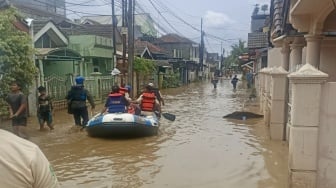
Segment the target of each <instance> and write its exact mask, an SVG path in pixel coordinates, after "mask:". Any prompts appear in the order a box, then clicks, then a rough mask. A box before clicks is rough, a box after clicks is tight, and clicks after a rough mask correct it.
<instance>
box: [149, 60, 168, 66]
mask: <svg viewBox="0 0 336 188" xmlns="http://www.w3.org/2000/svg"><path fill="white" fill-rule="evenodd" d="M153 61H154V63H155V64H156V65H157V66H159V67H172V65H171V64H170V63H169V62H168V60H153Z"/></svg>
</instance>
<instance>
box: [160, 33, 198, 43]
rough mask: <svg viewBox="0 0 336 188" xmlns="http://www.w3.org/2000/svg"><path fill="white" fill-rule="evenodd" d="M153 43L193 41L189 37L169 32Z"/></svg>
mask: <svg viewBox="0 0 336 188" xmlns="http://www.w3.org/2000/svg"><path fill="white" fill-rule="evenodd" d="M154 43H195V42H193V41H192V40H190V39H187V38H185V37H181V36H179V35H177V34H174V33H171V34H167V35H164V36H162V37H160V38H158V39H157V40H156V41H155V42H154Z"/></svg>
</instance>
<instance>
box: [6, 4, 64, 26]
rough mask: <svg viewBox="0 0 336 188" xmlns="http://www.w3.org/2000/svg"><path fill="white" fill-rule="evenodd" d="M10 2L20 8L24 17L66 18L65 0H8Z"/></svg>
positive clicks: (56, 19)
mask: <svg viewBox="0 0 336 188" xmlns="http://www.w3.org/2000/svg"><path fill="white" fill-rule="evenodd" d="M7 2H8V3H10V4H11V5H13V6H14V7H16V8H17V9H19V10H20V14H21V15H22V16H24V17H28V18H32V19H52V20H54V21H56V22H57V21H59V20H64V19H66V11H65V10H66V8H65V0H38V1H37V0H34V1H32V0H7Z"/></svg>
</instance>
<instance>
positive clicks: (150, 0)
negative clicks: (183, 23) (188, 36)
mask: <svg viewBox="0 0 336 188" xmlns="http://www.w3.org/2000/svg"><path fill="white" fill-rule="evenodd" d="M149 2H150V3H151V4H152V6H153V7H154V9H155V10H156V11H157V12H158V13H159V14H160V15H161V17H162V18H163V20H164V21H166V23H167V24H168V25H169V26H170V27H171V28H172V29H173V30H174V31H175V32H176V33H178V34H179V35H182V34H181V33H180V32H179V31H177V30H176V29H175V27H174V26H172V25H171V24H170V23H169V22H168V20H167V19H166V18H165V17H164V16H163V15H162V14H161V12H160V11H159V9H158V8H157V7H156V6H155V5H154V3H153V2H152V0H149ZM182 36H183V35H182Z"/></svg>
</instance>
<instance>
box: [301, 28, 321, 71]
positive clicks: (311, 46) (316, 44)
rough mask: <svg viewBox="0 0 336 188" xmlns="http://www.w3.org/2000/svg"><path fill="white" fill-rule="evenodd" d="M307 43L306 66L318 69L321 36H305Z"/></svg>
mask: <svg viewBox="0 0 336 188" xmlns="http://www.w3.org/2000/svg"><path fill="white" fill-rule="evenodd" d="M304 37H305V39H306V41H307V54H306V61H307V63H308V64H310V65H312V66H314V67H316V68H319V65H320V50H321V41H322V38H323V37H322V36H321V35H305V36H304Z"/></svg>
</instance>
